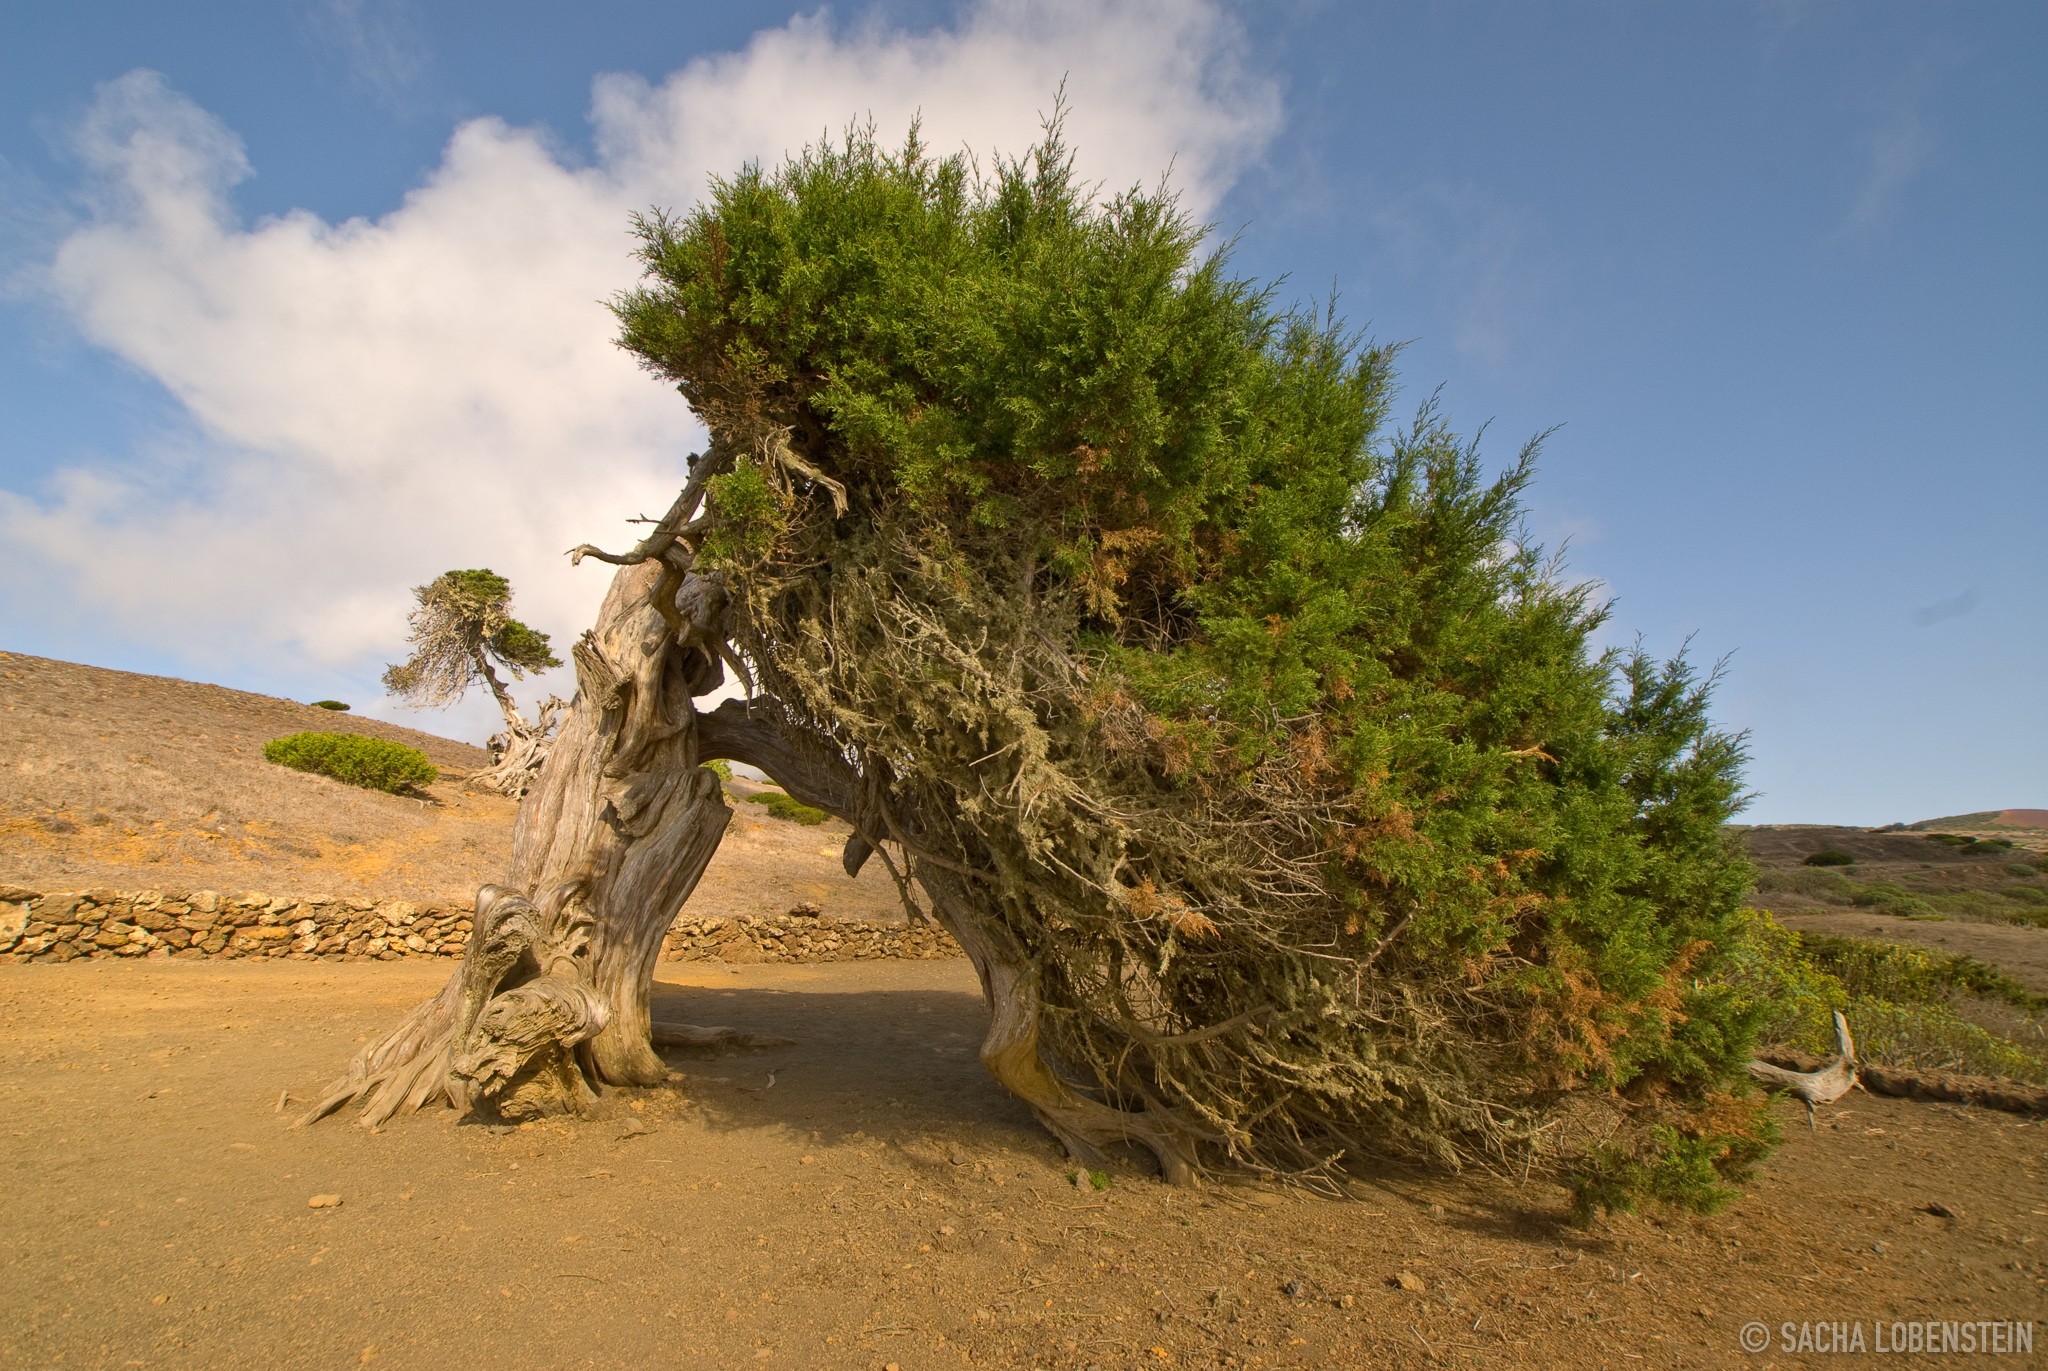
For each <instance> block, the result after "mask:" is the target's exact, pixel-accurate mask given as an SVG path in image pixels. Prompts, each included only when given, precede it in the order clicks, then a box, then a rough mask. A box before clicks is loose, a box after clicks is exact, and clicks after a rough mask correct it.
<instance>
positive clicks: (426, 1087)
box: [299, 885, 610, 1127]
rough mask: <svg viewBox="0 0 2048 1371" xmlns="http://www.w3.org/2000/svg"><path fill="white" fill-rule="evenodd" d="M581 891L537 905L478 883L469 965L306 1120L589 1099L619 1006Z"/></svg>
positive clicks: (502, 1111) (568, 1109) (574, 1106)
mask: <svg viewBox="0 0 2048 1371" xmlns="http://www.w3.org/2000/svg"><path fill="white" fill-rule="evenodd" d="M575 895H576V891H575V889H574V887H571V886H563V887H559V888H558V889H556V890H554V891H552V892H550V893H549V895H548V898H547V899H546V900H545V901H544V902H543V903H542V904H541V905H539V906H536V905H535V904H534V903H533V902H532V901H531V900H529V899H527V898H526V897H525V896H523V895H520V894H518V893H516V892H514V891H509V890H506V889H504V888H503V887H500V886H495V885H487V886H484V887H483V888H482V889H481V890H479V891H478V892H477V902H476V926H475V931H474V932H473V933H472V934H471V935H470V940H469V948H468V950H467V951H466V952H465V953H464V954H463V958H462V967H461V969H460V970H459V971H457V972H456V973H455V975H454V976H453V977H451V978H450V979H449V981H448V984H447V985H446V986H445V987H443V988H442V991H441V993H440V994H438V995H436V996H435V997H434V998H433V999H430V1000H427V1001H426V1002H424V1003H422V1004H421V1005H419V1006H418V1007H417V1008H415V1009H414V1010H413V1011H412V1013H411V1014H409V1015H407V1016H406V1019H405V1022H404V1023H402V1024H400V1025H399V1027H398V1028H397V1030H395V1031H394V1032H392V1033H391V1034H389V1035H388V1036H386V1037H385V1038H384V1039H383V1040H382V1041H380V1042H378V1043H376V1044H374V1045H372V1046H370V1047H368V1048H365V1049H364V1050H363V1051H362V1052H361V1053H360V1054H359V1055H358V1056H357V1057H356V1059H355V1061H354V1062H352V1063H350V1065H349V1071H348V1074H347V1075H346V1076H343V1077H342V1078H341V1079H340V1080H338V1081H336V1082H335V1083H334V1084H333V1085H332V1086H330V1087H328V1090H327V1092H326V1094H325V1095H324V1096H323V1097H322V1099H321V1100H320V1102H319V1103H318V1104H316V1105H314V1106H313V1108H312V1110H311V1111H310V1112H308V1113H307V1115H306V1116H305V1117H304V1118H303V1119H301V1120H300V1121H299V1122H300V1123H311V1122H313V1121H314V1120H316V1119H319V1118H323V1117H325V1116H326V1115H328V1114H331V1113H333V1112H334V1111H335V1110H337V1109H339V1108H341V1107H342V1106H343V1105H345V1104H349V1103H351V1102H356V1101H360V1102H362V1103H363V1106H364V1108H363V1121H364V1122H365V1123H366V1124H368V1125H370V1126H371V1127H375V1126H376V1125H378V1124H381V1123H383V1122H384V1121H385V1120H386V1119H389V1118H390V1117H391V1116H392V1115H393V1114H396V1113H398V1112H399V1111H400V1110H413V1109H418V1108H419V1107H421V1106H422V1105H425V1104H429V1103H433V1102H436V1101H444V1100H445V1101H446V1102H448V1103H450V1104H453V1105H456V1106H457V1107H463V1108H468V1107H475V1106H478V1105H487V1106H489V1107H491V1108H492V1109H494V1110H495V1112H496V1113H497V1114H498V1115H499V1116H501V1117H504V1118H509V1119H522V1118H528V1117H532V1116H536V1115H541V1114H561V1113H575V1112H580V1111H582V1110H584V1109H585V1108H587V1107H588V1106H589V1104H590V1103H591V1100H592V1098H593V1097H592V1095H591V1092H590V1088H589V1087H588V1085H586V1084H585V1083H584V1079H583V1072H582V1069H581V1065H580V1062H579V1060H578V1055H579V1052H580V1051H581V1049H582V1045H583V1044H584V1043H585V1042H587V1041H588V1040H589V1039H590V1038H591V1037H592V1035H594V1034H596V1033H597V1032H599V1031H600V1030H602V1029H603V1028H604V1026H605V1024H606V1022H607V1021H608V1020H609V1018H610V1011H609V1010H608V1008H607V1007H606V1005H605V1003H604V1001H603V1000H602V999H601V998H600V997H599V996H598V995H597V994H596V993H594V992H593V990H592V989H591V986H590V962H589V951H590V949H589V935H590V917H589V915H588V914H587V913H586V912H585V911H584V910H583V909H582V908H581V907H579V905H578V904H577V902H576V899H575Z"/></svg>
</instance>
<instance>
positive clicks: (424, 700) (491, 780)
mask: <svg viewBox="0 0 2048 1371" xmlns="http://www.w3.org/2000/svg"><path fill="white" fill-rule="evenodd" d="M413 597H414V598H415V599H417V600H418V601H419V605H420V607H419V608H418V609H416V610H414V611H413V612H412V614H411V615H410V616H408V622H409V623H410V624H411V625H412V635H411V637H410V638H409V639H408V640H407V641H409V642H410V643H411V644H412V645H413V654H412V656H411V657H410V658H408V659H407V660H406V662H405V663H404V664H403V665H397V666H392V667H389V668H387V669H386V671H385V672H384V689H385V690H386V691H387V692H388V693H390V694H392V695H395V696H397V697H398V698H399V699H401V700H404V701H405V702H406V703H407V704H410V705H414V706H417V707H421V708H430V707H431V708H439V707H443V706H446V705H451V704H454V703H455V702H456V701H457V700H460V699H461V698H462V697H463V696H464V695H465V694H467V693H468V691H469V688H470V686H472V685H474V684H475V683H476V682H478V681H482V682H483V683H484V684H485V685H486V686H488V687H489V688H490V692H491V696H492V698H493V699H495V700H496V701H497V702H498V709H499V711H500V712H501V713H503V714H504V716H505V732H503V733H501V734H498V735H496V736H494V737H493V738H492V739H491V740H490V742H491V754H492V764H491V766H490V767H488V768H487V769H485V770H483V771H480V772H478V773H477V774H476V775H475V776H473V777H471V778H470V783H471V784H473V785H482V786H487V787H489V788H490V789H492V790H496V791H498V792H500V793H501V794H505V795H510V796H513V797H514V798H517V797H519V796H521V795H524V794H525V793H526V791H527V789H528V788H529V787H530V786H531V785H532V784H533V778H534V777H535V776H536V775H538V774H539V772H540V768H541V763H543V762H544V761H546V760H547V753H548V744H549V742H550V740H551V739H552V737H553V734H554V727H555V722H556V716H557V715H558V714H559V713H560V711H561V709H562V705H563V702H562V701H561V700H558V699H556V698H555V697H554V696H552V695H551V696H549V697H548V698H547V699H546V700H544V701H542V702H541V705H540V708H539V711H538V713H537V716H536V718H535V719H534V720H532V721H528V720H527V719H526V717H525V716H524V715H522V714H521V713H520V712H519V706H518V705H517V704H516V703H515V702H514V701H513V699H512V692H511V691H509V690H507V689H506V688H505V683H504V681H502V680H500V679H499V677H498V673H497V672H496V671H495V670H494V669H493V667H492V664H493V663H496V664H497V665H498V666H502V667H504V668H505V670H507V671H509V672H510V673H511V674H512V679H513V680H515V681H516V680H519V679H522V678H523V677H524V676H525V675H526V673H527V672H529V671H534V672H538V671H545V670H547V669H548V668H550V667H558V666H560V665H561V664H562V663H561V662H560V661H559V660H558V659H557V658H556V657H555V655H554V653H553V652H552V651H550V650H549V647H548V635H547V634H545V633H542V632H540V631H539V630H538V629H534V628H529V627H528V626H527V625H525V624H523V623H521V622H519V620H517V619H515V618H513V617H512V583H511V582H510V581H508V580H506V579H505V578H504V577H503V576H500V575H498V574H497V573H496V572H494V571H491V570H489V569H488V568H479V569H477V570H474V571H447V572H443V573H442V574H441V575H439V576H437V577H435V578H434V579H433V580H432V581H430V582H428V583H427V584H426V585H423V586H415V587H414V588H413Z"/></svg>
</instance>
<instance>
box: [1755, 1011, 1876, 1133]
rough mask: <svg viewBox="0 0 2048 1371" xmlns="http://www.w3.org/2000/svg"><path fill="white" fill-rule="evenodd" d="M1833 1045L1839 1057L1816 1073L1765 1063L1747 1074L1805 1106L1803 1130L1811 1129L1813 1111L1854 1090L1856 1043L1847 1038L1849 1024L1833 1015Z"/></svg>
mask: <svg viewBox="0 0 2048 1371" xmlns="http://www.w3.org/2000/svg"><path fill="white" fill-rule="evenodd" d="M1835 1043H1836V1045H1837V1046H1838V1047H1840V1049H1841V1051H1840V1053H1839V1054H1838V1055H1837V1056H1836V1057H1835V1059H1834V1060H1833V1061H1832V1062H1830V1063H1828V1065H1826V1066H1824V1067H1822V1068H1821V1069H1820V1070H1818V1071H1791V1070H1788V1069H1786V1068H1785V1067H1782V1066H1776V1065H1773V1064H1772V1063H1770V1062H1766V1061H1753V1062H1751V1063H1750V1064H1749V1074H1750V1076H1751V1077H1752V1078H1753V1079H1755V1080H1759V1081H1762V1082H1763V1083H1764V1084H1765V1085H1771V1086H1777V1087H1778V1088H1779V1089H1782V1090H1789V1091H1791V1092H1792V1093H1793V1094H1794V1095H1797V1096H1798V1097H1799V1098H1800V1099H1801V1100H1802V1101H1804V1102H1805V1104H1806V1126H1807V1127H1808V1128H1813V1127H1815V1126H1816V1125H1815V1124H1814V1121H1813V1107H1814V1106H1815V1105H1817V1104H1833V1103H1834V1102H1835V1101H1836V1100H1839V1099H1841V1098H1842V1096H1844V1095H1846V1094H1848V1093H1849V1092H1850V1091H1851V1090H1854V1089H1855V1088H1856V1043H1855V1041H1854V1040H1853V1039H1851V1038H1850V1037H1849V1021H1848V1020H1847V1019H1845V1018H1843V1017H1842V1011H1841V1010H1839V1009H1838V1010H1836V1011H1835Z"/></svg>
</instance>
